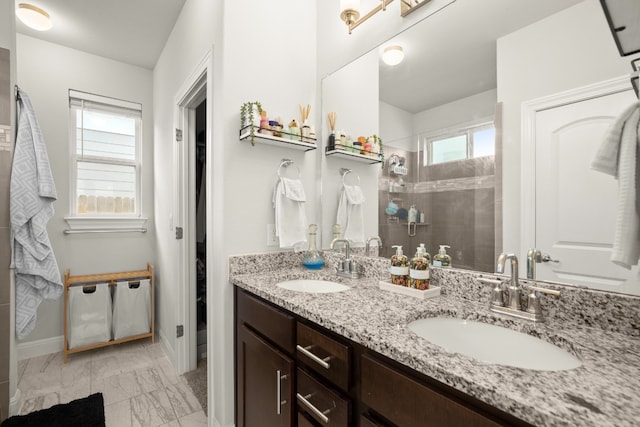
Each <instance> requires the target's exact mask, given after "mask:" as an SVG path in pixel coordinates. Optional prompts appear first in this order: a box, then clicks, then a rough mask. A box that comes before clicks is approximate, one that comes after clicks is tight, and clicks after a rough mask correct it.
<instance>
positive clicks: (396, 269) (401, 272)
mask: <svg viewBox="0 0 640 427" xmlns="http://www.w3.org/2000/svg"><path fill="white" fill-rule="evenodd" d="M392 248H396V254H395V255H393V256H392V257H391V267H389V273H391V283H393V284H394V285H400V286H409V260H408V259H407V256H406V255H405V254H403V253H402V246H392Z"/></svg>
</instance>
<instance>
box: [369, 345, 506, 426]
mask: <svg viewBox="0 0 640 427" xmlns="http://www.w3.org/2000/svg"><path fill="white" fill-rule="evenodd" d="M361 387H362V401H363V402H364V403H365V404H366V405H368V406H369V407H370V408H371V409H373V410H374V411H376V412H378V413H379V414H380V415H382V416H384V417H385V418H387V419H389V421H391V422H393V423H394V424H396V425H398V426H400V427H430V426H438V427H440V426H450V427H458V426H474V427H498V426H500V425H502V424H499V423H497V422H495V421H493V420H492V419H489V418H487V417H485V416H484V415H482V414H480V413H478V412H475V411H474V410H473V409H471V408H469V407H467V406H465V405H464V404H462V403H460V402H458V401H456V400H453V399H451V398H449V397H447V396H445V395H443V394H441V393H439V392H437V391H435V390H434V389H432V388H430V387H428V386H426V385H424V384H422V383H419V382H417V381H415V380H413V379H412V378H410V377H408V376H406V375H404V374H403V373H400V372H398V371H396V370H395V369H393V368H391V367H389V366H387V365H385V364H383V363H381V362H379V361H377V360H375V359H373V358H371V357H369V356H367V355H363V356H362V384H361ZM374 425H375V424H374Z"/></svg>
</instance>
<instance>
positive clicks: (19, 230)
mask: <svg viewBox="0 0 640 427" xmlns="http://www.w3.org/2000/svg"><path fill="white" fill-rule="evenodd" d="M18 94H19V95H18V135H17V137H16V145H15V152H14V155H13V166H12V169H11V184H10V194H9V206H10V217H11V235H12V246H13V251H12V254H13V260H12V261H13V262H12V267H14V268H15V274H16V333H17V335H18V337H24V336H26V335H28V334H29V333H31V331H33V328H34V327H35V324H36V317H37V310H38V306H39V305H40V302H41V301H42V300H43V299H57V298H59V297H60V295H62V290H63V286H62V282H61V280H60V271H59V270H58V263H57V262H56V258H55V256H54V254H53V250H52V248H51V243H50V242H49V236H48V234H47V222H49V219H51V217H52V216H53V213H54V210H53V202H54V201H55V200H56V198H57V195H56V188H55V184H54V182H53V176H52V175H51V169H50V167H49V158H48V156H47V149H46V146H45V143H44V139H43V138H42V133H41V132H40V127H39V126H38V121H37V119H36V116H35V112H34V110H33V107H32V106H31V101H30V100H29V97H28V96H27V94H26V93H24V92H23V91H19V92H18Z"/></svg>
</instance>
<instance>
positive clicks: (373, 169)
mask: <svg viewBox="0 0 640 427" xmlns="http://www.w3.org/2000/svg"><path fill="white" fill-rule="evenodd" d="M377 70H378V54H377V52H375V51H372V52H370V53H368V54H366V55H364V56H362V57H360V58H358V60H357V61H354V62H352V63H350V64H348V65H347V66H345V67H343V68H342V69H341V70H340V71H339V72H337V73H334V74H331V75H329V76H327V77H325V78H324V79H323V80H322V117H323V123H324V125H323V127H322V130H323V132H322V134H323V135H325V137H324V138H323V143H326V140H327V139H328V135H329V124H328V119H327V117H328V114H329V112H330V111H333V112H335V113H336V130H338V131H340V130H342V131H344V132H345V134H347V135H351V138H352V139H357V138H358V136H364V137H368V136H371V135H374V134H376V135H377V134H378V117H379V112H378V99H379V95H378V73H377ZM321 151H324V148H323V149H322V150H321ZM322 157H323V159H322V227H321V230H320V231H321V233H322V246H323V247H325V248H328V247H329V244H330V243H331V240H332V230H333V225H334V224H335V223H336V215H337V212H338V201H339V196H340V191H341V189H342V175H341V174H340V172H339V171H340V168H347V169H351V170H352V171H353V175H357V176H358V177H360V187H361V188H362V191H363V192H364V197H365V199H366V200H365V202H364V204H363V212H364V213H365V215H364V230H365V234H364V238H365V239H366V238H367V237H369V236H377V235H378V215H371V214H368V213H377V209H378V171H379V170H380V166H379V165H377V164H376V165H371V164H369V163H361V162H358V161H354V160H351V159H344V158H339V157H336V156H324V155H322ZM345 182H347V183H348V184H355V183H356V182H357V179H354V177H353V176H351V177H349V176H347V178H346V181H345ZM342 231H343V232H344V228H343V230H342ZM354 246H363V244H356V245H354Z"/></svg>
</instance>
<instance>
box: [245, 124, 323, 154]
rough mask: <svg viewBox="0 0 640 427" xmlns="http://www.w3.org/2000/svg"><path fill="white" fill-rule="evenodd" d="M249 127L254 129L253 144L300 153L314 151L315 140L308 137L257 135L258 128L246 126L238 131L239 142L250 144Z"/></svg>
mask: <svg viewBox="0 0 640 427" xmlns="http://www.w3.org/2000/svg"><path fill="white" fill-rule="evenodd" d="M251 127H253V129H254V136H253V139H254V141H255V142H258V143H261V144H266V145H275V146H278V147H287V148H291V149H293V150H302V151H310V150H315V149H316V148H318V147H317V145H316V139H315V138H309V137H302V136H300V135H295V134H290V133H288V132H281V133H282V137H280V136H273V135H267V134H264V133H259V132H258V130H259V129H260V128H259V127H258V126H246V127H243V128H242V129H240V141H246V142H249V143H250V142H251V129H250V128H251ZM291 138H297V139H291Z"/></svg>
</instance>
